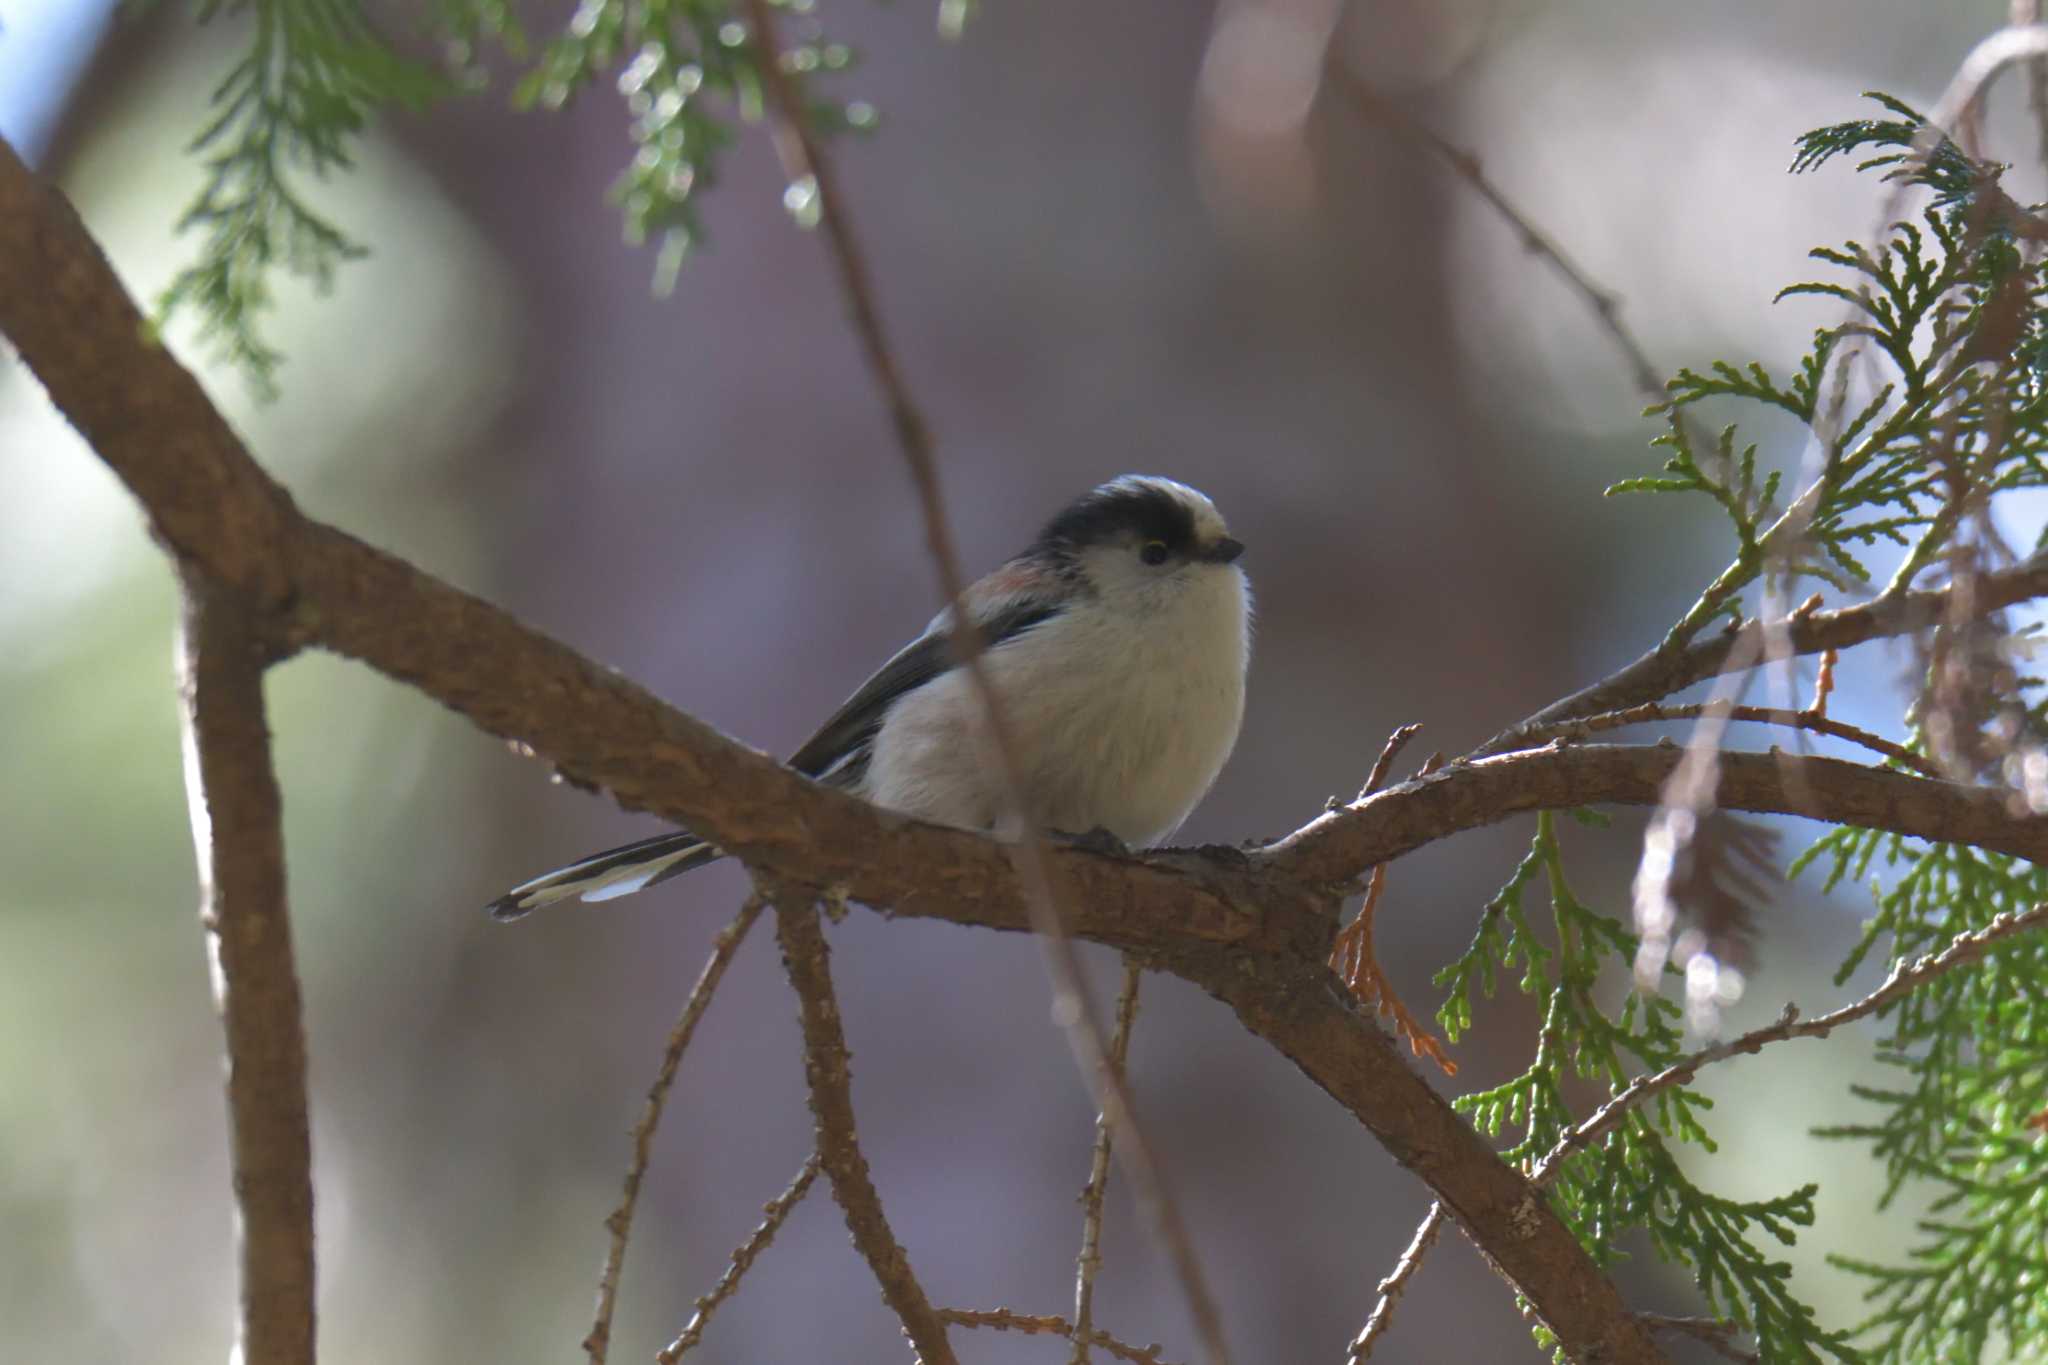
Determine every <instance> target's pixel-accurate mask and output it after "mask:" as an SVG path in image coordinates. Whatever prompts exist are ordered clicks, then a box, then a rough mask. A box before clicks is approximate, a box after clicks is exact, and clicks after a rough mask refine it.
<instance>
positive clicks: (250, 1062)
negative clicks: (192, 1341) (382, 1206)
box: [178, 574, 314, 1365]
mask: <svg viewBox="0 0 2048 1365" xmlns="http://www.w3.org/2000/svg"><path fill="white" fill-rule="evenodd" d="M178 659H179V693H180V695H181V699H182V700H183V703H184V705H183V707H182V708H181V716H182V723H183V724H182V728H183V739H184V749H185V786H186V793H185V794H186V800H187V802H188V803H189V804H190V806H191V811H192V837H193V844H194V850H193V851H194V855H195V857H196V858H197V860H198V864H199V922H200V923H201V925H203V926H204V927H205V930H206V947H207V954H208V956H209V957H210V958H211V959H212V962H213V972H212V977H213V985H214V1005H215V1007H216V1008H217V1009H219V1011H220V1015H221V1024H222V1029H223V1031H224V1033H225V1034H226V1044H227V1101H228V1161H229V1166H230V1169H231V1170H232V1172H233V1175H234V1180H233V1188H234V1196H235V1213H236V1217H235V1232H236V1240H237V1242H238V1244H239V1245H238V1247H237V1253H238V1254H237V1268H238V1273H239V1277H240V1281H241V1301H240V1312H239V1316H238V1317H237V1320H236V1325H235V1355H236V1358H237V1359H238V1360H244V1361H247V1362H249V1365H312V1361H313V1358H314V1301H313V1295H314V1281H313V1171H312V1163H313V1149H312V1137H311V1130H310V1126H309V1124H308V1120H307V1114H306V1035H305V1029H304V1026H303V1023H302V1016H303V1011H302V1008H301V1004H300V999H299V977H298V970H297V968H296V967H295V966H294V964H293V961H292V930H291V917H290V914H289V912H288V909H287V905H286V900H285V867H284V830H283V822H282V812H281V802H280V799H279V796H278V790H277V774H276V770H275V769H274V768H273V767H272V764H271V757H270V726H269V724H268V722H267V721H266V719H265V713H264V706H263V670H264V668H265V667H266V665H268V663H269V662H270V659H271V650H270V647H269V645H268V644H267V642H266V641H264V640H263V638H262V637H261V635H260V634H259V632H258V631H257V630H256V629H254V627H253V625H252V621H251V619H250V617H249V615H248V614H247V613H246V612H244V611H243V609H242V607H241V605H240V604H239V603H237V602H236V601H235V600H234V599H233V598H232V597H231V596H229V595H228V594H225V593H222V592H221V591H219V590H218V589H217V588H216V587H215V586H214V585H213V584H211V583H209V582H207V581H206V579H205V578H204V576H203V575H199V574H187V575H186V577H185V620H184V626H183V630H182V632H181V634H180V640H179V650H178Z"/></svg>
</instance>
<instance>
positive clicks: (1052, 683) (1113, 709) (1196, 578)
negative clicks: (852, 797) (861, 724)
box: [863, 565, 1250, 847]
mask: <svg viewBox="0 0 2048 1365" xmlns="http://www.w3.org/2000/svg"><path fill="white" fill-rule="evenodd" d="M1142 592H1143V593H1144V594H1145V596H1144V598H1143V600H1134V599H1131V598H1129V597H1126V598H1125V600H1122V601H1119V602H1118V603H1116V604H1115V606H1116V609H1114V610H1109V609H1103V604H1102V603H1100V602H1099V601H1098V602H1097V603H1092V604H1090V607H1089V608H1086V609H1077V610H1071V611H1067V612H1063V613H1061V614H1060V615H1058V616H1056V617H1054V618H1053V619H1051V620H1049V621H1047V622H1045V623H1043V624H1042V625H1040V626H1038V627H1036V628H1035V629H1033V630H1031V631H1029V632H1027V633H1026V634H1024V635H1022V636H1020V637H1018V638H1017V639H1015V640H1012V641H1010V642H1008V643H1006V644H1004V645H1002V646H1000V647H998V648H996V649H995V650H992V651H991V652H990V653H989V654H988V655H987V656H986V659H985V666H986V668H987V670H988V676H989V679H990V682H991V683H992V684H993V685H994V686H995V688H996V690H997V692H998V693H999V695H1000V696H1001V697H1002V699H1003V703H1004V712H1005V714H1006V715H1007V716H1008V718H1009V722H1010V726H1011V729H1012V732H1013V733H1014V735H1015V737H1016V741H1017V747H1018V750H1019V754H1018V758H1019V763H1020V766H1021V768H1022V772H1021V774H1020V776H1021V777H1022V779H1023V785H1024V790H1025V796H1026V798H1027V799H1028V800H1029V801H1030V802H1031V804H1032V807H1033V810H1032V814H1033V817H1034V818H1035V819H1036V820H1038V821H1039V822H1041V823H1042V824H1044V825H1045V826H1046V827H1048V828H1051V829H1055V830H1060V831H1064V832H1068V833H1075V834H1080V833H1086V832H1088V831H1089V830H1092V829H1096V828H1098V827H1100V828H1103V829H1107V830H1109V831H1110V832H1111V833H1113V834H1115V835H1116V836H1117V837H1118V838H1120V839H1122V840H1123V841H1124V842H1126V843H1128V844H1131V845H1133V846H1136V847H1143V846H1145V845H1148V844H1152V843H1156V842H1157V841H1159V840H1161V839H1164V838H1165V837H1166V836H1167V835H1169V834H1171V833H1172V832H1173V831H1174V830H1175V829H1176V828H1178V827H1179V825H1180V823H1181V821H1183V820H1185V819H1186V818H1187V816H1188V812H1190V811H1192V810H1193V809H1194V808H1195V804H1196V803H1197V802H1198V801H1200V800H1201V799H1202V796H1203V795H1204V794H1205V793H1206V792H1207V791H1208V790H1209V786H1210V784H1211V783H1213V782H1214V781H1215V780H1216V775H1217V773H1219V772H1220V771H1222V768H1223V763H1224V760H1226V759H1227V758H1229V757H1230V750H1231V748H1232V746H1233V745H1234V744H1236V742H1237V731H1238V726H1239V724H1240V722H1241V721H1242V720H1243V718H1244V675H1245V666H1246V663H1247V662H1248V660H1249V657H1250V593H1249V589H1248V587H1247V585H1246V582H1245V577H1244V574H1243V573H1241V572H1240V571H1238V570H1237V569H1236V568H1235V567H1224V566H1221V565H1199V566H1193V567H1191V568H1190V569H1189V570H1188V571H1185V572H1183V573H1179V574H1174V575H1172V576H1170V577H1167V578H1164V579H1159V580H1157V581H1155V582H1153V583H1150V584H1148V585H1146V586H1145V587H1144V588H1143V589H1142ZM1132 621H1139V622H1142V623H1143V624H1142V626H1141V627H1140V628H1137V629H1133V628H1131V627H1130V626H1129V625H1128V624H1126V623H1128V622H1132ZM863 794H864V795H865V796H867V797H868V799H869V800H872V801H874V802H876V803H877V804H879V805H883V806H888V807H890V808H892V809H895V810H900V811H904V812H906V813H908V814H911V815H916V816H919V817H921V818H923V819H927V820H935V821H938V822H941V823H944V824H952V825H961V826H965V827H967V828H976V829H979V828H986V827H988V826H990V825H992V824H994V823H995V820H996V817H997V816H998V814H999V813H1000V812H1001V811H1002V809H1003V798H1002V792H1001V789H1000V786H999V784H998V781H997V777H996V765H995V764H994V762H993V761H991V759H990V756H989V749H988V746H987V743H986V740H985V738H984V733H983V723H982V712H981V705H980V703H979V701H978V700H977V699H976V697H975V696H974V694H973V687H972V684H971V683H970V682H969V681H968V679H967V677H966V676H965V675H964V674H962V673H961V672H959V671H958V670H955V671H953V672H951V673H948V674H946V675H944V676H942V677H940V678H938V679H935V680H934V681H933V682H931V683H929V684H927V685H926V686H924V687H922V688H919V689H918V690H917V691H915V692H913V693H911V694H910V695H909V696H907V697H905V698H904V699H903V700H902V701H900V702H898V703H897V704H896V706H895V707H894V708H893V709H892V710H891V711H890V712H889V715H888V717H887V719H886V720H885V721H884V722H883V725H882V729H881V731H880V733H879V734H878V735H877V736H876V737H875V746H874V753H873V757H872V759H871V762H870V764H869V768H868V773H867V777H866V780H865V782H864V783H863Z"/></svg>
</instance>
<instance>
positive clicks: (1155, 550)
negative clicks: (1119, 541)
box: [1138, 540, 1166, 564]
mask: <svg viewBox="0 0 2048 1365" xmlns="http://www.w3.org/2000/svg"><path fill="white" fill-rule="evenodd" d="M1138 558H1140V559H1142V560H1144V561H1145V562H1146V563H1147V564H1164V563H1165V562H1166V542H1165V541H1163V540H1148V541H1146V542H1145V543H1144V544H1143V545H1140V546H1139V547H1138Z"/></svg>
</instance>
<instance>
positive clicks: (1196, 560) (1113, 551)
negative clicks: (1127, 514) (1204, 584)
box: [1075, 475, 1242, 598]
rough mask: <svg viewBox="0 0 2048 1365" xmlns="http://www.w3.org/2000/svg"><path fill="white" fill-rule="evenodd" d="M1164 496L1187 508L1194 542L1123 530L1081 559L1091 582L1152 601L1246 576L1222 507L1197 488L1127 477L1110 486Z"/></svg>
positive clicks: (1110, 593) (1106, 589)
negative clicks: (1200, 583)
mask: <svg viewBox="0 0 2048 1365" xmlns="http://www.w3.org/2000/svg"><path fill="white" fill-rule="evenodd" d="M1105 487H1106V489H1107V490H1122V489H1129V490H1131V491H1134V492H1135V491H1144V492H1149V493H1152V494H1155V495H1156V494H1159V493H1164V494H1166V495H1168V496H1170V497H1171V498H1172V499H1173V500H1174V501H1175V502H1177V503H1179V504H1180V505H1181V506H1182V507H1184V508H1186V509H1187V513H1188V517H1189V523H1190V526H1191V529H1192V532H1193V535H1192V540H1191V541H1190V540H1188V539H1187V538H1185V537H1183V536H1181V535H1178V534H1174V535H1171V537H1170V538H1169V537H1167V536H1164V535H1161V534H1148V532H1147V530H1146V529H1145V528H1143V527H1140V526H1133V527H1131V528H1130V529H1128V530H1119V531H1116V532H1114V533H1112V534H1110V535H1108V536H1106V537H1104V538H1103V539H1102V540H1101V541H1100V542H1099V543H1096V544H1093V545H1090V546H1088V547H1087V548H1086V549H1084V550H1081V551H1080V552H1079V553H1078V554H1076V555H1075V559H1076V561H1077V562H1078V563H1079V564H1080V566H1081V570H1082V572H1083V573H1084V574H1086V575H1087V578H1088V582H1089V583H1090V584H1092V585H1093V586H1094V588H1095V590H1096V591H1097V592H1100V593H1102V594H1103V595H1104V596H1111V597H1121V596H1124V595H1126V594H1130V593H1138V594H1142V595H1144V596H1146V597H1148V598H1156V597H1158V596H1163V595H1168V594H1172V593H1175V592H1178V591H1179V590H1180V589H1182V588H1185V587H1186V586H1188V585H1190V584H1192V583H1195V582H1198V581H1201V580H1204V579H1209V578H1212V577H1213V576H1216V575H1223V574H1229V575H1235V576H1239V577H1241V576H1242V571H1241V570H1239V569H1238V568H1237V566H1236V565H1235V563H1233V562H1232V561H1233V559H1234V558H1235V556H1234V554H1230V553H1228V549H1227V547H1231V546H1235V545H1236V542H1234V541H1232V540H1231V539H1230V535H1229V528H1228V527H1227V526H1226V525H1225V524H1224V521H1223V514H1222V513H1220V512H1218V511H1217V510H1216V504H1215V503H1213V502H1211V501H1210V500H1209V499H1208V497H1207V496H1206V495H1204V494H1203V493H1201V492H1200V491H1199V490H1197V489H1193V488H1190V487H1188V486H1187V485H1186V484H1184V483H1179V482H1176V481H1175V480H1172V479H1164V478H1157V477H1152V476H1143V475H1126V476H1124V477H1123V478H1121V479H1117V480H1115V481H1114V482H1113V483H1111V484H1108V485H1106V486H1105Z"/></svg>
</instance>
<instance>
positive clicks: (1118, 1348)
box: [939, 1308, 1166, 1365]
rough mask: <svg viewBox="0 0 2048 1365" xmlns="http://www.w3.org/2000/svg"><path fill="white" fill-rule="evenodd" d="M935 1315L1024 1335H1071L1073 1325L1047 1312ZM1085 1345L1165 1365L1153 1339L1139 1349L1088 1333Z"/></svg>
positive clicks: (1142, 1364)
mask: <svg viewBox="0 0 2048 1365" xmlns="http://www.w3.org/2000/svg"><path fill="white" fill-rule="evenodd" d="M939 1316H940V1317H941V1318H944V1319H945V1320H946V1321H947V1322H949V1323H951V1324H952V1325H953V1326H955V1327H991V1328H994V1329H995V1330H996V1331H998V1332H1022V1333H1024V1334H1025V1335H1027V1336H1061V1337H1070V1336H1072V1335H1073V1334H1074V1324H1072V1323H1070V1322H1068V1321H1067V1320H1066V1319H1065V1318H1060V1317H1054V1316H1053V1315H1052V1314H1050V1313H1046V1314H1037V1313H1017V1312H1013V1311H1011V1310H1010V1309H1008V1308H941V1309H940V1310H939ZM1088 1344H1089V1345H1091V1346H1100V1347H1101V1348H1102V1349H1103V1350H1105V1351H1107V1352H1109V1353H1110V1354H1111V1355H1113V1356H1115V1357H1116V1358H1117V1359H1119V1360H1128V1361H1131V1362H1132V1365H1166V1362H1165V1361H1162V1360H1161V1359H1160V1358H1159V1353H1160V1352H1161V1351H1164V1350H1165V1349H1166V1348H1165V1347H1164V1346H1161V1345H1159V1344H1157V1343H1156V1342H1155V1343H1154V1344H1152V1345H1150V1346H1146V1347H1142V1348H1141V1347H1137V1346H1131V1345H1127V1344H1126V1343H1124V1342H1121V1341H1118V1340H1117V1339H1116V1338H1115V1337H1113V1336H1111V1335H1110V1334H1109V1333H1107V1332H1091V1333H1089V1336H1088Z"/></svg>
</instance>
